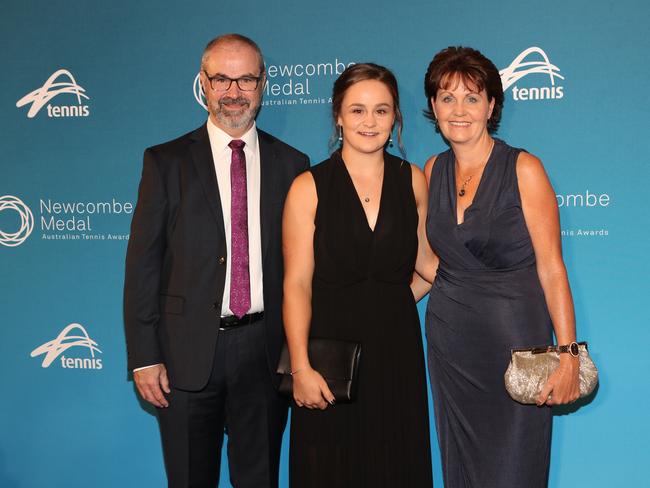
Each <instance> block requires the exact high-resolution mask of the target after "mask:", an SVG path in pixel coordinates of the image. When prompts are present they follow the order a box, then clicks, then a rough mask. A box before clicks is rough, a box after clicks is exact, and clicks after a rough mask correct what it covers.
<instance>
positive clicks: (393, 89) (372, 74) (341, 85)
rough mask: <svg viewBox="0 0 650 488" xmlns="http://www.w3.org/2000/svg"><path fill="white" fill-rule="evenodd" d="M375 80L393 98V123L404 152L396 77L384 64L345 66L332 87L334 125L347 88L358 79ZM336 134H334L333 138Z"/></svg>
mask: <svg viewBox="0 0 650 488" xmlns="http://www.w3.org/2000/svg"><path fill="white" fill-rule="evenodd" d="M366 80H377V81H380V82H382V83H383V84H384V85H385V86H386V88H388V91H389V92H390V94H391V96H392V98H393V106H394V109H395V123H396V124H397V144H398V145H399V148H400V151H401V152H402V153H404V148H403V146H402V126H403V121H402V111H401V110H400V108H399V91H398V89H397V79H396V78H395V75H394V74H393V73H392V72H391V71H390V70H389V69H388V68H385V67H384V66H380V65H378V64H375V63H357V64H353V65H351V66H348V67H347V68H345V70H344V71H343V73H341V75H340V76H339V77H338V78H337V80H336V81H335V82H334V88H333V89H332V117H333V119H334V126H335V127H336V125H337V120H338V118H339V114H340V113H341V105H342V104H343V98H344V97H345V94H346V92H347V91H348V88H350V87H351V86H352V85H354V84H356V83H359V82H360V81H366ZM336 136H337V134H334V136H333V139H334V138H335V137H336Z"/></svg>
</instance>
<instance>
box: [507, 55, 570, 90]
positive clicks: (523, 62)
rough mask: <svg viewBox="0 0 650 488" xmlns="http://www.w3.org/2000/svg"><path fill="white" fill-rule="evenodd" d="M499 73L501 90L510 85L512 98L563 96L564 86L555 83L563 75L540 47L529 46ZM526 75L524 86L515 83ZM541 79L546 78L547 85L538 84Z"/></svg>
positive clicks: (561, 78) (562, 77)
mask: <svg viewBox="0 0 650 488" xmlns="http://www.w3.org/2000/svg"><path fill="white" fill-rule="evenodd" d="M540 58H541V59H540ZM499 74H500V75H501V83H502V85H503V91H504V92H505V91H506V90H507V89H508V88H510V87H512V91H511V92H512V98H513V100H517V101H519V100H552V99H555V100H559V99H561V98H563V97H564V87H563V86H560V85H558V84H557V82H558V81H557V80H563V79H564V76H562V75H561V74H560V68H558V67H557V66H555V65H554V64H553V63H551V62H550V61H549V58H548V56H547V55H546V53H545V52H544V50H543V49H542V48H539V47H529V48H528V49H526V50H525V51H523V52H521V53H520V54H519V55H518V56H517V57H516V58H515V59H514V60H513V61H512V63H510V66H508V67H507V68H504V69H502V70H501V71H499ZM540 75H541V79H540ZM526 77H527V78H528V83H527V84H526V86H517V85H516V83H518V82H519V81H521V80H523V78H526ZM543 79H547V80H548V85H545V86H539V82H540V81H541V80H543ZM531 85H532V86H531Z"/></svg>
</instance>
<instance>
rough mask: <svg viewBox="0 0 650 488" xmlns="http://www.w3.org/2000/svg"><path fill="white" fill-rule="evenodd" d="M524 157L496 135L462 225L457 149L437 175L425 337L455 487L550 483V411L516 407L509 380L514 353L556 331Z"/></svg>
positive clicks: (447, 475)
mask: <svg viewBox="0 0 650 488" xmlns="http://www.w3.org/2000/svg"><path fill="white" fill-rule="evenodd" d="M519 153H520V150H519V149H514V148H512V147H510V146H508V145H506V144H505V143H503V142H502V141H495V146H494V149H493V151H492V154H491V156H490V158H489V160H488V162H487V165H486V167H485V170H484V172H483V177H482V179H481V181H480V183H479V187H478V189H477V192H476V196H475V197H474V202H473V204H472V205H471V206H470V207H469V208H468V209H467V210H466V211H465V220H464V222H463V223H462V224H461V225H457V223H456V222H457V221H456V177H455V158H454V154H453V152H452V151H451V150H449V151H447V152H445V153H443V154H441V155H440V156H439V157H438V158H437V160H436V163H435V165H434V167H433V170H432V173H431V180H430V185H429V212H428V216H427V236H428V239H429V242H430V244H431V246H432V248H433V249H434V251H435V252H436V253H437V255H438V256H439V258H440V266H439V269H438V274H437V276H436V280H435V282H434V285H433V287H432V289H431V293H430V297H429V303H428V305H427V313H426V333H427V341H428V358H429V373H430V376H431V385H432V388H433V396H434V407H435V416H436V426H437V430H438V439H439V442H440V452H441V454H442V463H443V474H444V479H445V486H446V487H447V488H461V487H462V488H469V487H472V488H524V487H525V488H537V487H545V486H547V482H548V465H549V453H550V441H551V409H550V408H547V407H542V408H538V407H536V406H534V405H533V406H531V405H520V404H518V403H516V402H515V401H513V400H512V399H511V398H510V397H509V396H508V393H507V392H506V390H505V387H504V383H503V375H504V373H505V370H506V368H507V366H508V362H509V359H510V349H511V348H513V347H531V346H534V345H543V344H550V343H551V330H552V328H551V319H550V317H549V313H548V310H547V308H546V301H545V300H544V294H543V292H542V288H541V285H540V282H539V279H538V276H537V270H536V266H535V253H534V251H533V246H532V242H531V240H530V235H529V234H528V229H527V227H526V222H525V221H524V215H523V212H522V207H521V200H520V196H519V189H518V185H517V173H516V162H517V156H518V155H519Z"/></svg>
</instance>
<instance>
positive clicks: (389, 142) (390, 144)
mask: <svg viewBox="0 0 650 488" xmlns="http://www.w3.org/2000/svg"><path fill="white" fill-rule="evenodd" d="M388 145H389V146H390V147H393V135H392V134H391V135H390V137H389V138H388Z"/></svg>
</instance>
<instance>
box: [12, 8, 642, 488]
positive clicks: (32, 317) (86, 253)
mask: <svg viewBox="0 0 650 488" xmlns="http://www.w3.org/2000/svg"><path fill="white" fill-rule="evenodd" d="M3 5H4V7H3V9H2V10H3V13H2V16H1V17H0V44H1V45H2V46H3V49H2V51H1V52H0V62H1V65H2V69H3V76H2V78H0V111H1V113H2V116H1V117H0V141H1V145H0V147H1V149H2V157H1V159H0V171H1V177H0V269H1V271H2V279H0V304H1V308H0V317H1V320H2V324H1V325H2V327H0V334H1V336H0V371H1V373H0V375H1V376H0V378H1V383H0V388H1V391H2V402H0V432H1V435H0V486H2V487H12V488H13V487H43V486H55V487H59V486H61V487H63V486H65V487H84V488H86V487H89V486H93V487H96V488H104V487H106V488H108V487H111V488H113V487H118V486H119V487H159V486H163V484H164V473H163V464H162V456H161V449H160V442H159V435H158V431H157V425H156V422H155V419H154V417H153V416H152V414H151V411H150V410H149V409H147V408H145V407H144V406H143V405H142V404H141V403H139V402H138V401H137V399H136V396H135V393H134V388H133V385H132V383H131V382H129V381H127V372H126V357H125V347H124V334H123V328H122V312H121V310H122V282H123V263H124V254H125V250H126V244H127V239H128V233H129V223H130V220H131V215H132V205H133V204H134V203H135V198H136V191H137V184H138V181H139V177H140V171H141V157H142V151H143V149H144V148H145V147H147V146H150V145H153V144H156V143H159V142H162V141H165V140H168V139H171V138H173V137H176V136H178V135H180V134H182V133H185V132H187V131H189V130H191V129H193V128H195V127H197V126H199V125H200V124H201V123H203V122H204V120H205V118H206V112H205V111H204V109H203V107H202V106H201V105H200V104H199V103H198V102H197V100H196V98H195V91H194V86H195V85H194V82H195V76H196V74H197V72H198V67H199V60H200V55H201V52H202V49H203V47H204V45H205V44H206V42H207V41H208V40H209V39H211V38H212V37H214V36H215V35H218V34H222V33H225V32H233V31H234V32H241V33H243V34H246V35H249V36H250V37H252V38H253V39H255V40H256V41H258V43H259V44H260V46H261V47H262V49H263V51H264V53H265V55H266V62H267V66H268V73H269V77H268V82H269V84H268V86H267V91H266V96H265V104H264V107H263V108H262V111H261V114H260V116H259V119H258V124H259V125H260V127H262V128H264V129H266V130H267V131H269V132H271V133H273V134H275V135H276V136H278V137H280V138H282V139H284V140H286V141H287V142H289V143H290V144H292V145H294V146H296V147H298V148H299V149H301V150H303V151H305V152H307V153H308V154H309V155H310V156H311V158H312V161H314V162H317V161H319V160H321V159H323V158H324V157H325V156H326V155H327V141H328V139H329V137H330V134H331V129H332V126H331V121H330V116H329V112H330V108H331V105H330V103H329V95H330V91H331V86H332V83H333V81H334V79H335V77H336V75H337V73H340V71H341V70H342V69H343V66H344V65H346V64H348V63H351V62H359V61H374V62H378V63H380V64H384V65H386V66H388V67H390V68H391V69H393V70H394V71H395V73H396V75H397V77H398V79H399V82H400V89H401V97H402V109H403V112H404V116H405V122H406V126H405V132H404V135H405V146H406V148H407V157H408V159H410V160H411V161H413V162H416V163H418V164H423V163H424V161H425V160H426V159H427V158H428V157H429V156H430V155H431V154H434V153H436V152H439V151H441V150H443V149H445V146H444V144H443V142H442V140H441V139H440V137H439V136H438V135H437V134H435V132H434V131H433V128H432V126H431V125H430V123H428V122H427V121H426V120H425V119H424V117H423V116H422V109H424V108H425V103H426V101H425V98H424V94H423V75H424V72H425V69H426V67H427V65H428V63H429V61H430V59H431V58H432V56H433V54H434V53H435V52H437V51H438V50H440V49H441V48H444V47H446V46H449V45H458V44H462V45H469V46H473V47H475V48H478V49H480V50H481V51H482V52H483V53H485V54H486V55H487V56H488V57H490V58H491V59H492V60H493V61H494V62H495V64H496V65H497V66H498V67H499V68H500V69H503V70H504V72H503V81H504V85H506V86H507V89H506V104H505V109H504V117H503V123H502V127H501V129H500V131H499V134H498V135H499V137H501V138H503V139H505V140H506V141H508V142H509V143H511V144H512V145H515V146H520V147H525V148H526V149H528V150H529V151H530V152H532V153H533V154H535V155H537V156H539V157H540V158H541V159H542V161H544V163H545V165H546V168H547V171H548V173H549V175H550V178H551V180H552V182H553V184H554V187H555V190H556V193H557V194H558V203H559V204H560V210H561V219H562V232H563V244H564V254H565V259H566V263H567V266H568V270H569V275H570V281H571V285H572V289H573V294H574V299H575V303H576V315H577V322H578V333H579V338H580V339H581V340H587V341H589V343H590V345H591V351H592V355H593V357H594V358H595V360H596V362H597V364H598V366H599V367H600V372H601V385H600V388H599V390H598V392H597V394H596V395H595V397H594V398H593V399H592V400H591V401H589V402H583V403H582V404H581V405H580V406H579V408H571V409H564V410H560V409H557V410H558V412H557V413H558V415H556V416H555V418H554V433H553V453H552V464H551V482H550V485H551V486H552V487H565V486H579V487H583V486H584V487H587V486H588V487H612V486H621V485H622V484H623V485H625V486H635V487H636V486H646V485H647V476H642V472H643V471H644V469H643V468H645V466H644V464H645V463H646V462H647V453H648V452H649V446H648V439H649V438H650V427H649V423H648V422H647V420H646V418H647V416H646V412H645V410H646V409H647V407H646V402H647V401H648V400H649V399H650V397H649V395H648V393H647V390H645V388H647V386H648V381H647V380H646V373H647V371H648V370H649V368H650V360H649V359H648V357H649V355H648V354H647V353H646V351H645V346H646V344H647V343H648V342H649V341H650V333H649V330H650V328H648V318H647V317H648V315H647V311H646V307H645V305H646V304H647V297H646V295H647V292H648V286H647V284H646V281H645V280H646V277H647V276H648V272H649V271H650V269H649V268H650V266H649V265H648V260H647V259H646V256H645V255H646V253H647V249H648V244H647V243H648V238H649V237H650V233H649V230H648V229H649V227H648V218H647V213H646V209H645V207H646V199H647V197H648V190H647V185H648V182H649V178H648V177H649V176H650V170H649V169H648V168H649V166H648V163H650V160H649V157H648V154H650V142H649V140H648V137H647V135H646V132H647V129H648V123H647V120H648V114H650V97H648V94H647V91H648V86H649V84H650V67H649V66H650V64H649V63H648V62H647V57H648V52H650V37H649V36H648V27H647V25H648V22H647V21H648V18H649V14H650V6H649V4H648V3H647V2H642V1H640V0H620V1H617V2H614V1H611V0H604V1H598V2H593V1H586V0H565V1H562V2H555V1H548V2H532V1H521V0H520V1H516V0H504V1H502V2H498V3H495V2H485V1H478V0H467V1H465V2H456V3H450V2H437V1H424V0H417V1H407V2H402V4H401V5H400V4H397V3H395V2H389V1H386V0H378V1H377V2H374V3H373V4H372V5H370V4H369V3H367V2H350V1H340V0H330V1H329V2H317V1H313V0H303V1H294V0H285V1H283V2H268V1H267V2H265V1H260V0H250V1H249V2H245V5H244V4H241V5H238V4H236V3H232V2H231V3H227V4H226V3H224V2H216V1H211V2H207V1H204V0H196V1H194V2H191V3H189V4H188V3H183V5H181V2H172V1H170V0H158V1H152V0H142V1H138V2H127V1H124V0H114V1H112V2H99V1H95V2H88V1H80V0H68V1H66V2H62V1H57V0H54V1H49V2H48V1H44V0H32V1H29V2H26V1H17V0H5V2H4V3H3ZM61 70H62V71H61ZM644 250H645V251H644ZM422 305H423V304H421V306H422ZM639 383H642V384H641V385H640V384H639ZM585 403H586V404H585ZM432 441H433V444H434V453H433V454H434V470H435V477H436V485H437V486H438V487H441V486H442V480H441V474H440V461H439V455H438V451H437V447H435V446H436V445H437V444H436V442H435V430H434V429H433V428H432ZM286 460H287V453H286V446H285V451H284V453H283V462H282V473H281V481H282V486H286V485H287V464H286ZM224 470H227V468H226V465H225V463H224ZM222 478H223V481H222V484H223V486H229V485H228V484H227V482H226V480H227V475H225V474H224V476H223V477H222Z"/></svg>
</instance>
